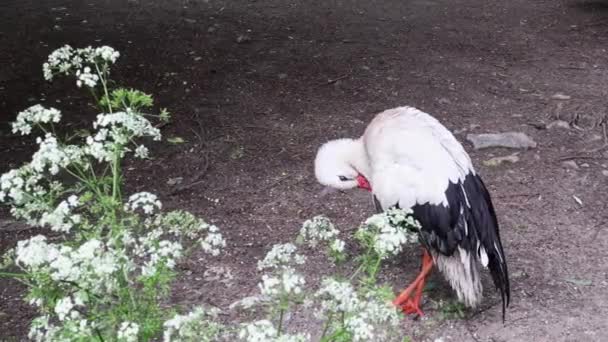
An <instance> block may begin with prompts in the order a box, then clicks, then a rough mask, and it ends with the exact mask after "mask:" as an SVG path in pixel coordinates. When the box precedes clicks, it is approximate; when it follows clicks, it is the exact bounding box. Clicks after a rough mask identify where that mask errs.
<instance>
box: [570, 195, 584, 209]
mask: <svg viewBox="0 0 608 342" xmlns="http://www.w3.org/2000/svg"><path fill="white" fill-rule="evenodd" d="M572 198H574V200H575V201H576V203H578V205H580V206H581V207H582V206H583V201H581V199H580V198H578V197H576V195H572Z"/></svg>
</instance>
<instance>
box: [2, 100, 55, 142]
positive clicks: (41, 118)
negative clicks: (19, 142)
mask: <svg viewBox="0 0 608 342" xmlns="http://www.w3.org/2000/svg"><path fill="white" fill-rule="evenodd" d="M59 120H61V112H60V111H59V110H57V109H55V108H48V109H47V108H44V107H43V106H41V105H39V104H37V105H33V106H31V107H29V108H28V109H26V110H24V111H22V112H20V113H19V114H18V115H17V119H16V120H15V122H13V124H12V125H13V133H17V132H19V133H21V135H28V134H30V133H31V132H32V125H35V124H46V123H50V122H55V123H57V122H59Z"/></svg>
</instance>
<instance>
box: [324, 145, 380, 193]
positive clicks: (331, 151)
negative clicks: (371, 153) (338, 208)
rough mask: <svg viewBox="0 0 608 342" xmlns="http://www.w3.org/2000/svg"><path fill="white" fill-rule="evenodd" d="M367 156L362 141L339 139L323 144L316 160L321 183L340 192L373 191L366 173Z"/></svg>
mask: <svg viewBox="0 0 608 342" xmlns="http://www.w3.org/2000/svg"><path fill="white" fill-rule="evenodd" d="M367 163H368V161H367V156H366V154H365V150H364V148H363V144H362V142H361V141H360V140H353V139H337V140H332V141H329V142H327V143H325V144H323V145H322V146H321V147H320V148H319V150H318V151H317V157H316V158H315V176H316V177H317V180H318V181H319V183H321V184H323V185H325V186H328V187H330V188H333V189H338V190H348V189H353V188H357V187H358V188H362V189H365V190H368V191H371V187H370V184H369V182H368V181H367V178H365V176H364V174H363V173H364V172H366V170H367Z"/></svg>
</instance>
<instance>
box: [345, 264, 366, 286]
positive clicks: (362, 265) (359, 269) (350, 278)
mask: <svg viewBox="0 0 608 342" xmlns="http://www.w3.org/2000/svg"><path fill="white" fill-rule="evenodd" d="M363 267H365V262H363V263H361V265H359V267H357V269H356V270H355V272H354V273H353V274H352V275H351V276H350V277H349V278H348V281H349V282H350V281H352V280H353V279H355V277H356V276H357V275H358V274H359V272H361V270H362V269H363Z"/></svg>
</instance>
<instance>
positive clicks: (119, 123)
mask: <svg viewBox="0 0 608 342" xmlns="http://www.w3.org/2000/svg"><path fill="white" fill-rule="evenodd" d="M93 127H94V128H99V127H106V128H109V130H110V135H111V136H112V138H113V139H114V141H115V142H118V143H124V142H126V141H128V140H129V139H130V138H133V137H152V138H153V139H154V140H160V137H161V135H160V130H159V129H158V128H156V127H154V126H153V125H152V123H150V121H148V119H146V118H145V117H143V116H142V115H141V114H138V113H136V112H133V111H131V110H127V111H124V112H116V113H112V114H99V115H97V120H96V121H95V122H94V123H93ZM125 131H127V132H128V135H126V133H125Z"/></svg>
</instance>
